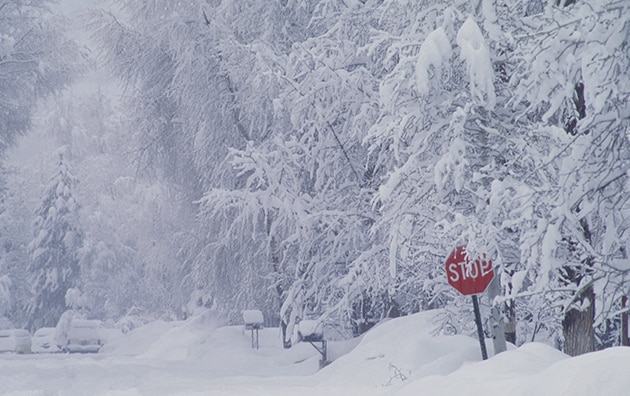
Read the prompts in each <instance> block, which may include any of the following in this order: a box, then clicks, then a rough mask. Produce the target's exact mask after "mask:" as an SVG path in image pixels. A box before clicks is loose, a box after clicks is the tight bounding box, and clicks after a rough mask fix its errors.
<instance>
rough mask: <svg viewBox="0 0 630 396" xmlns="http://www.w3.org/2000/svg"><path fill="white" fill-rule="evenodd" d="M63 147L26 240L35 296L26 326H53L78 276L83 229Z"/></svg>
mask: <svg viewBox="0 0 630 396" xmlns="http://www.w3.org/2000/svg"><path fill="white" fill-rule="evenodd" d="M64 151H65V149H64V148H63V147H62V148H60V149H59V152H58V160H57V164H56V167H55V169H54V171H55V173H54V175H53V176H52V177H51V178H50V181H49V183H48V187H47V191H46V193H45V196H44V198H43V201H42V204H41V206H40V208H39V209H38V210H37V212H36V219H35V221H34V222H33V240H32V241H31V243H30V244H29V251H30V254H31V261H30V263H29V266H28V271H29V273H30V275H31V276H32V279H33V281H32V282H33V283H32V285H33V292H34V297H33V300H32V302H31V304H30V306H29V308H28V313H29V323H28V327H29V328H31V329H36V328H39V327H43V326H55V325H56V324H57V321H58V320H59V318H60V316H61V314H62V313H63V312H64V311H65V310H66V292H67V291H68V290H69V289H70V288H72V287H74V286H75V284H76V282H77V280H78V277H79V260H78V251H79V249H80V248H81V246H82V243H83V231H82V229H81V226H80V223H79V217H78V211H79V205H78V203H77V202H76V200H75V198H74V189H75V185H76V183H77V181H76V179H75V178H74V176H73V175H72V173H71V172H70V169H69V166H68V163H67V161H66V159H65V155H64Z"/></svg>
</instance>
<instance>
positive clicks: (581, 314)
mask: <svg viewBox="0 0 630 396" xmlns="http://www.w3.org/2000/svg"><path fill="white" fill-rule="evenodd" d="M576 302H581V303H586V304H588V307H587V308H586V309H584V310H583V311H581V310H577V309H571V308H569V310H568V311H567V312H566V313H565V315H564V320H563V321H562V334H563V336H564V348H563V349H564V353H566V354H567V355H569V356H578V355H582V354H584V353H588V352H593V351H594V350H595V331H594V329H593V320H594V319H595V292H594V290H593V286H589V287H587V288H586V289H585V290H584V291H583V292H582V293H581V295H580V296H579V298H577V299H576Z"/></svg>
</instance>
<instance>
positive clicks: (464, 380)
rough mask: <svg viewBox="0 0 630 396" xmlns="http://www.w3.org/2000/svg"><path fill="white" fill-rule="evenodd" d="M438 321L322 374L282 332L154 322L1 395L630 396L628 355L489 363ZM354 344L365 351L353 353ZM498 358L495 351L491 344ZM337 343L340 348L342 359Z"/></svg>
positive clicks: (536, 349)
mask: <svg viewBox="0 0 630 396" xmlns="http://www.w3.org/2000/svg"><path fill="white" fill-rule="evenodd" d="M434 315H435V313H434V312H424V313H420V314H416V315H412V316H408V317H404V318H399V319H392V320H389V321H387V322H385V323H382V324H380V325H378V326H376V327H375V328H374V329H372V330H370V331H369V332H368V333H366V334H365V335H364V336H363V337H362V339H360V340H357V341H358V343H347V342H346V343H339V345H342V346H347V345H351V346H353V347H354V349H352V350H350V351H346V352H347V353H346V354H345V355H343V356H340V357H338V358H337V359H336V360H335V361H333V362H332V363H331V364H329V365H328V366H327V367H325V368H323V369H321V370H320V369H319V363H318V360H319V355H318V353H317V352H316V351H315V349H314V348H312V347H311V346H310V345H309V344H305V343H300V344H297V345H295V346H294V347H292V348H291V349H288V350H285V349H283V348H282V346H281V342H280V336H279V331H278V329H274V328H268V329H264V330H261V331H260V348H259V349H258V350H255V349H252V348H251V342H250V333H249V331H245V330H244V329H243V326H223V322H222V321H221V320H220V319H219V317H218V316H217V315H216V314H214V313H213V312H206V313H203V314H201V315H199V316H196V317H193V318H191V319H189V320H187V321H182V322H170V323H166V322H154V323H150V324H148V325H146V326H143V327H140V328H138V329H135V330H133V331H131V332H129V333H127V334H124V335H120V336H119V337H118V338H117V339H114V340H112V341H110V342H109V343H108V344H106V345H105V346H104V348H103V349H102V350H101V352H100V353H98V354H86V355H67V354H50V355H45V354H32V355H14V354H2V355H0V395H4V396H44V395H46V396H48V395H56V396H70V395H95V396H97V395H100V396H122V395H130V396H136V395H154V396H163V395H218V396H221V395H245V396H246V395H252V396H253V395H274V396H280V395H292V396H295V395H300V396H309V395H313V396H314V395H318V396H321V395H362V396H363V395H367V396H370V395H420V394H421V395H458V394H459V395H467V396H471V395H484V396H487V395H512V396H518V395H537V396H542V395H572V396H580V395H607V396H611V395H612V396H615V395H628V394H629V393H630V376H628V373H627V371H628V369H629V367H630V348H622V347H618V348H612V349H607V350H604V351H600V352H595V353H590V354H587V355H583V356H580V357H575V358H569V357H568V356H566V355H564V354H563V353H561V352H559V351H557V350H555V349H553V348H551V347H550V346H547V345H544V344H541V343H529V344H525V345H524V346H522V347H520V348H515V347H513V348H510V350H509V351H508V352H504V353H502V354H499V355H497V356H491V357H490V359H488V360H486V361H480V360H481V359H480V352H479V344H478V341H477V340H476V339H474V338H471V337H468V336H464V335H450V336H444V335H441V336H440V335H438V336H435V335H433V334H434V324H433V318H434ZM355 344H356V346H354V345H355ZM487 344H488V348H489V353H490V355H492V342H487ZM335 345H336V344H335V343H334V342H331V349H334V348H335Z"/></svg>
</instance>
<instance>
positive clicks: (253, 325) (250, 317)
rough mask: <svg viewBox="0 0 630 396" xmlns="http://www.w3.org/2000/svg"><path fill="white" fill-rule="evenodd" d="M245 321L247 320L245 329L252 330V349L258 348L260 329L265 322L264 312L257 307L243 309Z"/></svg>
mask: <svg viewBox="0 0 630 396" xmlns="http://www.w3.org/2000/svg"><path fill="white" fill-rule="evenodd" d="M243 322H245V330H251V332H252V349H253V348H255V349H258V330H260V329H262V328H263V326H264V323H265V318H264V317H263V314H262V312H260V311H259V310H257V309H248V310H245V311H243Z"/></svg>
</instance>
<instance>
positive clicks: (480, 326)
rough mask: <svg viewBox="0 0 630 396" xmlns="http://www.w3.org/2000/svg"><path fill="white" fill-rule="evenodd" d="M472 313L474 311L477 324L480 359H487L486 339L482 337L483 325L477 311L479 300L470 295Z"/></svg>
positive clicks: (479, 313)
mask: <svg viewBox="0 0 630 396" xmlns="http://www.w3.org/2000/svg"><path fill="white" fill-rule="evenodd" d="M472 303H473V311H475V323H476V324H477V336H478V337H479V346H480V347H481V358H482V359H483V360H486V359H488V351H487V350H486V337H484V335H483V324H482V323H481V312H480V311H479V299H478V298H477V295H476V294H473V295H472Z"/></svg>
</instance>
